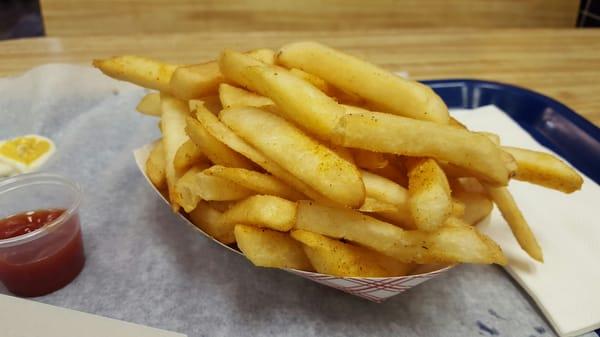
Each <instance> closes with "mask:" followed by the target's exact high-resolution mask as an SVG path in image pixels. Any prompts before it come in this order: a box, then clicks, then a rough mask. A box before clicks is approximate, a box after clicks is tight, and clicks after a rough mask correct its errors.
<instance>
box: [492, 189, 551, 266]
mask: <svg viewBox="0 0 600 337" xmlns="http://www.w3.org/2000/svg"><path fill="white" fill-rule="evenodd" d="M485 188H486V191H487V193H488V194H489V196H490V197H491V198H492V200H493V201H494V203H495V204H496V206H498V209H499V210H500V213H502V217H503V218H504V220H506V223H507V224H508V226H509V227H510V230H511V231H512V233H513V235H514V236H515V238H516V239H517V242H519V246H521V248H522V249H523V250H524V251H525V252H527V254H529V256H531V257H532V258H533V259H535V260H537V261H539V262H544V255H543V253H542V248H540V245H539V244H538V242H537V239H536V238H535V234H533V232H532V231H531V228H530V227H529V224H528V223H527V220H525V217H523V214H522V213H521V210H520V209H519V207H518V206H517V204H516V203H515V200H514V199H513V197H512V195H511V194H510V192H509V191H508V188H506V187H493V186H485Z"/></svg>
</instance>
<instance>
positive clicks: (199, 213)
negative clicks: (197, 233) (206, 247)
mask: <svg viewBox="0 0 600 337" xmlns="http://www.w3.org/2000/svg"><path fill="white" fill-rule="evenodd" d="M189 218H190V221H191V222H192V223H193V224H194V225H195V226H196V227H198V228H200V229H201V230H202V231H204V232H206V233H207V234H208V235H210V236H211V237H213V238H215V239H216V240H218V241H220V242H222V243H224V244H226V245H228V244H232V243H234V242H235V236H234V235H233V231H231V230H224V228H223V227H222V226H221V224H220V223H219V219H220V218H221V212H219V211H217V210H216V209H214V208H213V207H211V206H210V205H209V204H208V203H207V202H206V201H202V200H200V201H199V202H198V205H197V206H196V208H194V210H192V211H191V212H190V213H189Z"/></svg>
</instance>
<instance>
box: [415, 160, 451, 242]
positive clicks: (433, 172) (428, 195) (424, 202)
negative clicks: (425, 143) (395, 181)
mask: <svg viewBox="0 0 600 337" xmlns="http://www.w3.org/2000/svg"><path fill="white" fill-rule="evenodd" d="M405 164H406V167H407V168H408V195H409V199H408V204H409V209H410V213H411V215H412V218H413V220H414V224H415V226H416V228H418V229H421V230H426V231H431V230H435V229H437V228H439V227H440V226H442V225H443V224H444V222H445V221H446V219H447V218H448V217H449V216H450V214H451V213H452V196H451V194H450V185H449V184H448V179H447V178H446V175H445V174H444V171H443V170H442V169H441V168H440V167H439V165H438V164H437V162H436V161H435V160H433V159H431V158H406V159H405Z"/></svg>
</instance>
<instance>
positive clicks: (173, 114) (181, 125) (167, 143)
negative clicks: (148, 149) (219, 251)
mask: <svg viewBox="0 0 600 337" xmlns="http://www.w3.org/2000/svg"><path fill="white" fill-rule="evenodd" d="M160 99H161V109H162V115H161V118H160V123H161V130H162V133H163V145H164V148H165V160H166V165H165V175H166V177H167V186H168V188H169V201H171V208H172V209H173V211H174V212H177V211H178V210H179V205H178V204H177V197H176V193H175V184H176V183H177V180H178V179H179V176H180V175H179V174H178V173H177V172H176V170H175V165H174V160H175V155H176V154H177V151H178V150H179V148H180V147H181V146H182V145H183V144H184V143H185V142H187V141H188V140H189V139H190V138H189V137H188V136H187V134H186V133H185V117H186V116H187V115H188V108H187V106H186V104H185V103H184V102H183V101H180V100H178V99H176V98H173V97H172V96H169V95H161V97H160Z"/></svg>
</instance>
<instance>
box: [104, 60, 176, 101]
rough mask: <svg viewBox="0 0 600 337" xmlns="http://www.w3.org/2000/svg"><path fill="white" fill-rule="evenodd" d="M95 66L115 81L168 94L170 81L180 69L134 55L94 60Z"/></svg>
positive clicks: (173, 65)
mask: <svg viewBox="0 0 600 337" xmlns="http://www.w3.org/2000/svg"><path fill="white" fill-rule="evenodd" d="M93 65H94V67H96V68H98V69H100V71H102V72H103V73H104V74H105V75H108V76H110V77H112V78H114V79H117V80H121V81H127V82H131V83H133V84H137V85H139V86H142V87H144V88H148V89H155V90H158V91H162V92H166V93H168V92H170V87H169V81H170V80H171V76H172V75H173V72H174V71H175V69H176V68H177V67H178V66H177V65H175V64H168V63H163V62H161V61H157V60H152V59H149V58H146V57H141V56H134V55H124V56H117V57H113V58H110V59H106V60H94V61H93Z"/></svg>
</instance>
